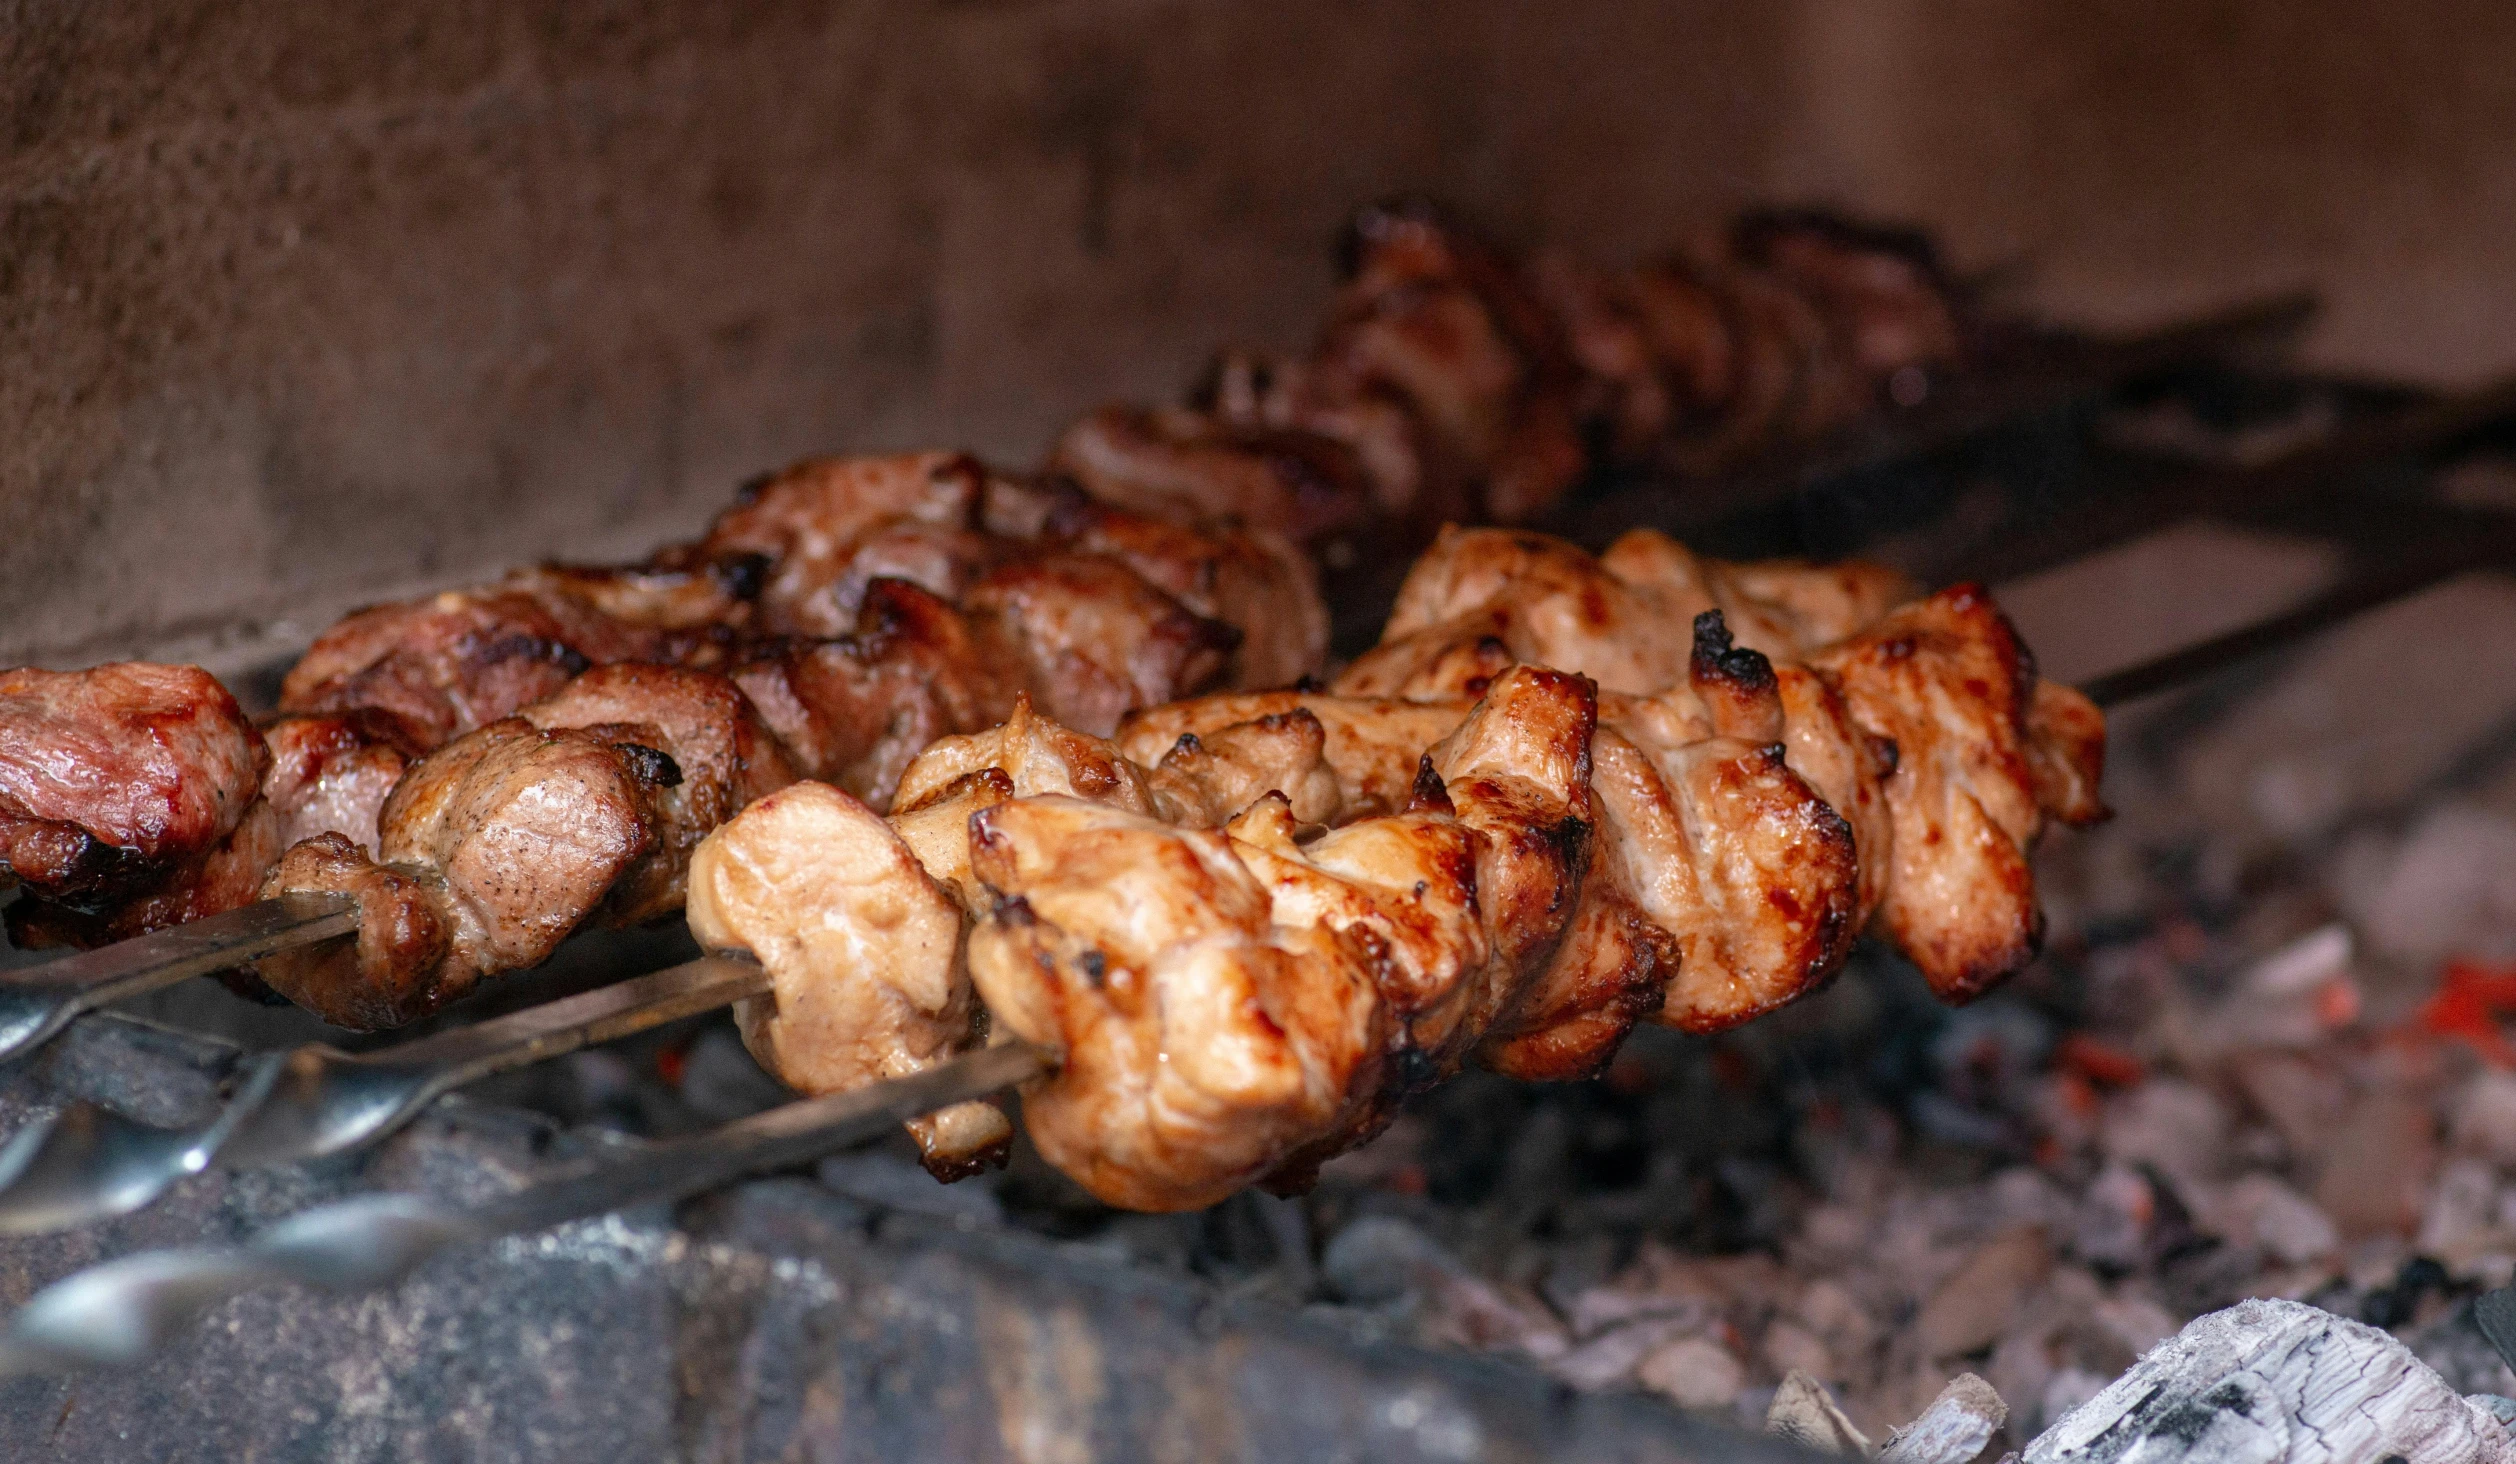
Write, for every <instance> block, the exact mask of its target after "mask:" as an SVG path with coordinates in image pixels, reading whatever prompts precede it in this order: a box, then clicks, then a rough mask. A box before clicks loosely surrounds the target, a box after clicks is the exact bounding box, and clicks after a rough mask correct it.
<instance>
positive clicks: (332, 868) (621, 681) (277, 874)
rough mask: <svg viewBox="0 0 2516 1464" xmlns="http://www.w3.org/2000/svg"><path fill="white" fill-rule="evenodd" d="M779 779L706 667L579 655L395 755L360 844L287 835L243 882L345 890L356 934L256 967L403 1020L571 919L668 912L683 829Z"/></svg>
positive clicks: (335, 1011) (515, 957) (754, 731)
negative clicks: (476, 721)
mask: <svg viewBox="0 0 2516 1464" xmlns="http://www.w3.org/2000/svg"><path fill="white" fill-rule="evenodd" d="M792 776H793V774H792V770H791V769H790V768H789V767H788V765H787V763H786V760H785V758H784V755H783V753H782V752H781V751H780V750H779V748H778V747H777V745H776V743H775V742H774V741H773V740H772V739H771V737H770V736H769V733H768V731H767V729H766V728H765V727H763V726H761V725H760V723H759V722H758V720H757V719H756V718H755V717H754V716H753V714H752V712H751V710H750V707H749V705H748V703H746V702H745V701H744V699H743V698H742V695H741V694H740V692H738V691H736V690H735V689H734V688H733V687H732V686H731V685H730V684H729V683H727V682H726V681H725V680H724V679H723V678H721V677H717V676H714V675H712V674H710V673H706V672H698V671H685V670H677V669H673V668H669V667H660V666H615V667H605V668H599V669H597V670H595V671H592V672H589V673H587V674H586V675H585V676H583V677H580V678H578V679H577V680H576V681H575V682H573V683H571V684H570V685H569V686H568V687H566V688H564V689H563V690H562V691H561V693H560V694H559V695H558V696H556V697H554V698H551V699H549V700H547V701H544V702H541V703H537V704H535V705H533V706H530V707H527V708H526V709H524V711H523V712H522V713H521V714H519V715H518V716H515V717H511V718H506V719H503V720H500V721H497V722H493V723H491V724H490V725H488V726H487V727H483V728H481V729H479V730H478V731H475V732H471V733H467V734H465V735H464V736H462V737H459V738H457V739H455V740H454V741H453V742H450V743H448V744H446V745H445V746H444V747H442V748H439V749H438V750H436V751H435V752H433V753H430V754H428V755H427V756H426V757H423V758H421V759H420V760H419V761H418V762H416V763H414V764H413V765H412V766H411V768H410V769H409V771H408V772H407V773H405V774H404V775H403V777H402V778H401V780H400V781H399V782H398V783H396V784H395V785H394V788H393V791H392V793H391V794H390V795H389V796H388V797H387V798H386V799H385V802H384V805H383V808H382V810H381V812H380V814H379V817H378V838H377V844H376V848H375V850H374V852H373V854H372V855H371V854H369V853H368V852H367V851H365V850H363V849H361V848H359V847H358V845H356V844H355V843H353V842H352V841H351V840H350V839H349V838H347V837H345V836H343V835H341V834H338V833H326V834H324V835H321V836H319V837H317V838H314V839H311V840H308V841H306V842H304V843H301V844H298V845H296V846H294V847H292V848H291V849H289V850H288V852H287V853H286V854H285V855H283V856H282V857H281V859H280V861H279V864H278V866H277V867H276V868H274V869H273V870H272V871H271V873H270V876H269V878H268V879H267V880H265V881H264V883H263V889H262V893H263V894H264V895H265V896H266V897H268V896H271V895H276V894H280V893H283V892H287V891H321V890H332V891H338V892H342V893H347V894H352V895H355V896H356V897H357V898H358V900H359V902H360V906H361V923H360V933H359V936H358V939H357V941H356V942H355V943H354V944H349V945H335V946H325V947H317V948H313V949H309V950H301V951H292V952H289V953H287V954H285V955H282V956H277V957H272V958H270V959H267V960H265V961H263V962H262V963H261V965H260V968H259V969H260V974H261V976H262V979H263V980H264V981H266V982H267V983H269V985H270V986H271V987H272V988H273V989H274V990H276V991H278V992H279V993H280V994H281V995H283V996H286V997H288V998H289V999H290V1000H292V1001H295V1002H296V1003H298V1004H299V1005H300V1006H303V1007H306V1008H307V1009H308V1010H310V1011H312V1012H314V1013H315V1014H316V1015H318V1016H320V1017H322V1018H324V1019H325V1020H326V1021H329V1022H332V1023H334V1024H335V1025H338V1026H344V1027H351V1028H357V1029H361V1030H374V1029H377V1028H383V1027H393V1026H401V1025H404V1024H406V1023H409V1022H412V1021H416V1020H418V1019H419V1018H420V1017H423V1016H426V1015H428V1014H429V1013H431V1012H433V1011H435V1010H437V1009H438V1008H439V1007H441V1006H443V1005H444V1004H446V1003H447V1002H449V1001H453V1000H455V999H457V998H459V997H461V996H463V995H465V994H466V993H468V992H469V991H471V990H472V989H473V988H474V987H475V986H477V985H478V984H479V982H480V981H481V980H482V979H483V978H485V977H488V976H493V975H497V974H499V973H501V972H505V971H512V970H517V969H521V968H523V967H526V966H532V965H536V964H539V963H540V962H541V961H543V960H545V959H547V958H548V957H549V955H550V953H551V952H552V951H553V950H555V949H556V948H557V946H558V944H559V942H560V941H561V940H562V939H564V938H565V937H566V936H567V935H568V934H569V933H570V932H572V931H574V930H576V929H577V928H579V927H580V926H582V925H584V924H585V923H586V922H588V921H589V920H592V919H597V918H599V919H602V920H605V921H608V922H612V923H628V922H635V921H640V920H646V919H652V918H654V917H655V916H657V915H660V914H664V913H667V912H669V911H671V910H673V909H675V908H678V907H679V906H680V904H681V900H682V893H683V889H684V882H685V879H686V872H687V869H688V862H689V859H690V857H691V854H692V852H693V851H694V850H695V848H696V847H697V845H698V843H699V840H700V839H701V838H702V837H703V836H704V835H706V834H707V833H708V832H710V831H711V830H712V829H713V828H714V827H715V826H716V825H717V824H718V823H719V822H721V821H722V820H723V819H724V818H726V817H727V816H729V815H730V814H731V813H732V812H733V811H734V810H736V809H738V808H740V807H741V806H743V805H744V804H746V803H749V802H751V801H753V800H754V799H756V798H758V797H760V796H763V795H765V794H766V793H768V792H771V791H773V790H775V789H776V788H779V787H782V786H784V785H785V784H786V783H787V782H789V781H791V779H792Z"/></svg>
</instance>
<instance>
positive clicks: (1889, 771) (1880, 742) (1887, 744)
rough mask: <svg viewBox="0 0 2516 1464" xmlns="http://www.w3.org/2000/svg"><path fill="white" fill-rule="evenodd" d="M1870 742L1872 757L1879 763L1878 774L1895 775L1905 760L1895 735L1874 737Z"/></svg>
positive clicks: (1883, 775)
mask: <svg viewBox="0 0 2516 1464" xmlns="http://www.w3.org/2000/svg"><path fill="white" fill-rule="evenodd" d="M1869 744H1870V758H1871V760H1872V761H1873V762H1875V763H1876V764H1877V765H1878V775H1879V776H1880V777H1882V778H1886V777H1892V776H1894V775H1895V771H1896V769H1897V768H1898V767H1899V766H1901V765H1902V764H1903V761H1904V752H1903V750H1902V749H1901V748H1899V747H1897V746H1896V739H1894V738H1893V737H1872V738H1870V740H1869Z"/></svg>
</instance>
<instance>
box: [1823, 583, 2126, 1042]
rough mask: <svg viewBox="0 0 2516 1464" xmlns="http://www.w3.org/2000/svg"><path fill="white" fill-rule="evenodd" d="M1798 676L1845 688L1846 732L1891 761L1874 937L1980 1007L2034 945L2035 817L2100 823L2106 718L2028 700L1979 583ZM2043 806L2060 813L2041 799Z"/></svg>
mask: <svg viewBox="0 0 2516 1464" xmlns="http://www.w3.org/2000/svg"><path fill="white" fill-rule="evenodd" d="M1809 664H1810V665H1811V666H1812V667H1813V668H1815V669H1816V670H1817V671H1819V672H1820V673H1822V674H1824V675H1826V676H1828V677H1830V678H1832V680H1833V681H1834V682H1835V683H1836V685H1838V686H1839V687H1840V688H1841V689H1842V692H1843V698H1844V702H1845V705H1846V706H1847V707H1849V708H1850V710H1851V713H1852V716H1853V719H1854V720H1855V721H1856V722H1857V723H1859V724H1860V725H1861V726H1862V727H1863V728H1864V729H1865V730H1867V731H1869V732H1870V733H1872V734H1873V735H1875V736H1878V737H1882V738H1885V739H1887V740H1889V741H1891V742H1892V743H1894V745H1895V748H1896V769H1895V772H1894V774H1893V775H1892V776H1890V777H1889V778H1887V779H1886V780H1885V783H1884V787H1885V789H1886V796H1887V804H1888V810H1889V813H1890V815H1891V817H1892V819H1893V821H1894V824H1895V832H1894V841H1895V852H1894V860H1895V864H1894V872H1893V873H1892V874H1891V875H1890V877H1889V879H1888V884H1887V893H1886V898H1885V900H1884V901H1883V902H1882V903H1881V904H1880V906H1879V912H1878V919H1879V922H1880V924H1881V925H1883V926H1884V927H1885V929H1886V930H1887V932H1888V934H1889V935H1890V936H1891V937H1893V938H1894V940H1895V942H1896V944H1897V946H1898V947H1899V948H1900V949H1901V950H1903V951H1904V953H1905V955H1906V956H1907V957H1908V958H1909V959H1911V960H1912V961H1913V963H1914V964H1915V965H1917V966H1919V967H1920V968H1921V969H1922V974H1923V975H1924V976H1926V977H1928V978H1929V980H1930V983H1931V989H1932V990H1933V991H1934V992H1935V993H1937V994H1938V995H1939V996H1941V997H1942V998H1943V999H1946V1000H1949V1001H1964V1000H1968V999H1970V998H1972V997H1974V996H1977V995H1980V994H1981V993H1982V992H1983V991H1985V990H1986V989H1988V988H1989V987H1990V986H1991V985H1992V984H1993V983H1995V982H1997V981H1999V980H2000V979H2002V978H2003V977H2005V976H2007V975H2009V974H2010V973H2012V972H2014V971H2016V970H2017V969H2019V968H2020V967H2021V966H2024V965H2025V964H2026V963H2027V961H2028V960H2029V959H2030V958H2032V957H2033V956H2034V954H2035V951H2036V947H2037V945H2038V943H2039V941H2040V940H2041V939H2042V936H2043V927H2044V916H2043V912H2042V911H2041V910H2040V909H2038V908H2037V905H2036V898H2035V881H2034V876H2033V875H2032V874H2031V873H2030V871H2029V869H2028V866H2027V850H2028V848H2029V847H2030V846H2031V845H2032V844H2033V843H2034V842H2035V839H2036V836H2037V835H2038V834H2039V833H2041V832H2042V831H2043V828H2044V824H2045V820H2046V817H2047V816H2048V815H2051V816H2054V817H2058V818H2062V819H2064V820H2066V821H2071V822H2088V821H2091V820H2093V819H2095V818H2098V817H2102V816H2103V809H2102V808H2101V807H2099V806H2097V804H2096V802H2095V799H2094V797H2093V790H2094V789H2095V787H2096V785H2097V783H2098V780H2099V778H2100V776H2101V774H2102V762H2101V760H2102V758H2103V756H2104V743H2103V731H2102V729H2103V725H2104V724H2103V719H2102V717H2101V716H2100V715H2099V714H2098V712H2097V711H2096V708H2095V707H2094V706H2093V705H2091V704H2089V703H2088V701H2087V699H2086V698H2085V697H2082V696H2080V695H2079V693H2077V692H2075V691H2072V690H2070V689H2069V688H2067V687H2062V686H2058V685H2055V684H2053V683H2043V685H2044V686H2051V687H2052V689H2051V690H2050V691H2045V690H2042V689H2040V687H2039V683H2038V681H2037V679H2036V674H2035V664H2034V662H2033V660H2032V659H2031V658H2030V657H2029V656H2028V655H2027V652H2026V648H2025V646H2024V645H2022V644H2021V643H2020V641H2019V639H2018V635H2017V632H2016V630H2015V629H2014V628H2012V627H2011V625H2010V623H2009V620H2008V618H2007V617H2006V616H2004V615H2002V614H2001V612H2000V608H1999V607H1998V606H1996V605H1994V604H1993V603H1992V598H1991V596H1990V595H1989V594H1987V593H1986V592H1985V591H1984V590H1983V589H1982V588H1981V587H1980V586H1974V585H1959V586H1956V587H1954V588H1952V589H1947V590H1942V591H1940V592H1939V593H1938V594H1936V595H1933V596H1931V597H1930V598H1928V599H1925V600H1921V601H1918V602H1916V603H1914V604H1912V605H1908V606H1905V607H1904V608H1902V609H1900V610H1897V611H1895V612H1894V613H1892V614H1890V615H1888V616H1887V617H1886V618H1885V619H1883V620H1881V621H1879V622H1878V623H1877V624H1876V625H1873V626H1871V627H1870V628H1869V629H1868V630H1866V631H1864V632H1862V633H1861V634H1860V635H1857V636H1855V637H1853V638H1852V639H1850V640H1847V641H1844V642H1842V643H1840V644H1838V645H1834V646H1830V647H1828V648H1826V649H1825V650H1823V651H1820V652H1818V653H1817V654H1816V655H1814V656H1812V657H1810V658H1809ZM2039 706H2041V708H2042V714H2041V715H2039V716H2032V717H2031V715H2030V712H2031V709H2035V708H2037V707H2039ZM2040 733H2042V734H2046V736H2047V737H2048V738H2050V739H2051V740H2046V741H2042V742H2039V741H2038V740H2037V739H2038V735H2039V734H2040ZM2047 795H2050V796H2052V797H2054V798H2055V799H2056V801H2054V802H2052V803H2049V804H2048V803H2046V802H2043V801H2040V798H2041V797H2043V796H2047Z"/></svg>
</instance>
